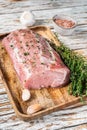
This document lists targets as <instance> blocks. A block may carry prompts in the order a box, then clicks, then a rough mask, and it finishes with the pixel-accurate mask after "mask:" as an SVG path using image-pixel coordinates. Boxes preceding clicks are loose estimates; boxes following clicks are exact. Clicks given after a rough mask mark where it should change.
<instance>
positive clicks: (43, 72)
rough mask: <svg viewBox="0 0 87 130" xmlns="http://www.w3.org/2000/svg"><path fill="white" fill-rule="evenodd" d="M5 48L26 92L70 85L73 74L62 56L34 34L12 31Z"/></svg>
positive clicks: (6, 40) (31, 32) (24, 30)
mask: <svg viewBox="0 0 87 130" xmlns="http://www.w3.org/2000/svg"><path fill="white" fill-rule="evenodd" d="M3 45H4V47H5V49H6V50H7V52H8V54H9V56H10V58H11V61H12V63H13V65H14V68H15V70H16V73H17V75H18V78H19V80H20V82H21V84H22V85H23V87H24V88H28V89H40V88H43V87H59V86H64V85H66V84H67V83H68V82H69V78H70V70H69V69H68V68H67V67H66V66H65V65H64V63H63V62H62V60H61V58H60V56H59V54H57V53H56V52H55V51H54V50H53V48H52V47H51V46H50V45H49V41H48V40H46V39H45V38H43V37H42V36H40V35H39V34H37V33H35V32H33V31H32V30H27V29H21V30H17V31H13V32H12V33H10V34H9V35H8V36H7V37H5V38H4V39H3Z"/></svg>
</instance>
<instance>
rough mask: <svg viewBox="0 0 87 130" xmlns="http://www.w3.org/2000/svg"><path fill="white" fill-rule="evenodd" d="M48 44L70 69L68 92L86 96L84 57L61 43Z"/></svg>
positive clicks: (85, 62) (86, 84)
mask: <svg viewBox="0 0 87 130" xmlns="http://www.w3.org/2000/svg"><path fill="white" fill-rule="evenodd" d="M50 44H51V46H52V47H53V48H54V49H55V50H56V52H58V53H59V54H60V56H61V58H62V59H63V62H64V63H65V64H66V65H67V66H68V68H69V69H70V71H71V75H70V81H71V84H70V85H69V88H68V91H69V94H72V95H74V96H80V97H82V96H83V95H86V96H87V61H86V60H85V58H84V57H83V56H80V55H79V54H77V53H76V52H73V51H72V50H70V49H69V48H68V47H66V46H65V45H64V44H63V43H61V45H60V46H57V45H55V44H53V43H50Z"/></svg>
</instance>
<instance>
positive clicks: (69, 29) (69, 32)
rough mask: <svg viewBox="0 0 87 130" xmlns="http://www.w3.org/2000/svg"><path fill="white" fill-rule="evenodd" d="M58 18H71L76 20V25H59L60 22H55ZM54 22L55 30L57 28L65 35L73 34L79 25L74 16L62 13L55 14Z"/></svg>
mask: <svg viewBox="0 0 87 130" xmlns="http://www.w3.org/2000/svg"><path fill="white" fill-rule="evenodd" d="M56 19H61V20H70V21H72V22H74V26H72V27H70V28H64V27H62V26H59V25H58V24H56V22H55V20H56ZM53 24H54V28H55V30H56V31H57V32H58V33H59V34H60V35H63V36H66V35H71V34H72V33H73V32H74V30H75V28H76V26H77V23H76V21H75V20H74V19H72V18H71V17H69V16H66V15H61V14H60V15H55V16H54V17H53Z"/></svg>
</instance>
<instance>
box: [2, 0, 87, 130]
mask: <svg viewBox="0 0 87 130" xmlns="http://www.w3.org/2000/svg"><path fill="white" fill-rule="evenodd" d="M29 9H31V10H32V11H33V13H34V15H35V17H36V20H37V22H36V25H39V24H40V25H47V26H49V27H50V28H52V31H55V30H54V28H53V23H52V20H51V18H52V16H53V15H54V14H56V13H62V14H63V13H64V14H66V15H70V16H72V17H74V18H75V19H76V20H77V22H78V24H79V26H78V27H77V28H76V31H75V33H74V34H73V35H72V36H68V37H63V36H60V35H59V39H60V40H61V41H62V42H64V43H65V44H66V45H67V46H69V47H70V48H71V49H82V48H83V50H82V51H83V55H87V50H86V48H87V0H66V1H64V0H46V1H44V0H38V1H36V0H21V1H12V0H0V33H6V32H10V31H12V30H15V29H18V28H23V27H22V25H21V24H20V22H19V18H20V15H21V13H22V12H23V11H24V10H29ZM86 124H87V105H84V106H80V105H79V106H78V107H77V106H75V107H74V106H72V107H71V108H68V109H65V110H61V111H58V112H55V113H52V114H50V115H48V116H44V117H43V118H39V119H38V120H33V121H29V122H24V121H21V120H20V119H18V118H17V117H16V116H15V113H14V110H13V109H12V106H11V104H10V102H9V100H8V96H7V94H6V91H5V89H4V84H3V82H2V80H1V79H0V129H1V130H15V129H16V130H19V129H21V130H24V129H26V130H87V125H86Z"/></svg>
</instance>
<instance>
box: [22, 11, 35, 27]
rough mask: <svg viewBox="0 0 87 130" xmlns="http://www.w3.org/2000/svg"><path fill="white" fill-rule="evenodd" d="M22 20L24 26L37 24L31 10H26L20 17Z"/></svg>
mask: <svg viewBox="0 0 87 130" xmlns="http://www.w3.org/2000/svg"><path fill="white" fill-rule="evenodd" d="M20 22H21V23H22V25H24V26H26V27H27V26H32V25H34V24H35V17H34V15H33V13H32V12H31V11H24V12H23V13H22V15H21V17H20Z"/></svg>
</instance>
